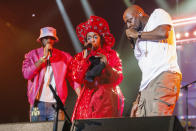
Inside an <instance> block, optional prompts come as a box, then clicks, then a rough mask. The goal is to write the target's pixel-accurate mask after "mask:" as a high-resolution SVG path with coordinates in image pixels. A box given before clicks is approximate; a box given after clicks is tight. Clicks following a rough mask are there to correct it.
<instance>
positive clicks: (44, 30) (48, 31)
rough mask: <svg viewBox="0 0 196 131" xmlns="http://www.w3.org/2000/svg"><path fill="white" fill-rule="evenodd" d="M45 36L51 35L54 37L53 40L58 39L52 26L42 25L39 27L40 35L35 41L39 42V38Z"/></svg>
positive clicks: (56, 40)
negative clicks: (42, 26)
mask: <svg viewBox="0 0 196 131" xmlns="http://www.w3.org/2000/svg"><path fill="white" fill-rule="evenodd" d="M46 36H51V37H53V38H55V42H58V41H59V38H58V37H57V36H56V29H55V28H53V27H44V28H41V29H40V36H39V37H38V38H37V42H41V41H40V39H41V38H43V37H46Z"/></svg>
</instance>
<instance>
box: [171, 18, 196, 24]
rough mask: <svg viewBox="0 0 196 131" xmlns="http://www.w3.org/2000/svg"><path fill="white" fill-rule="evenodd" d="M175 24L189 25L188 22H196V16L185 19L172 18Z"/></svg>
mask: <svg viewBox="0 0 196 131" xmlns="http://www.w3.org/2000/svg"><path fill="white" fill-rule="evenodd" d="M172 22H173V25H174V26H181V25H188V24H196V17H190V18H183V19H177V20H172Z"/></svg>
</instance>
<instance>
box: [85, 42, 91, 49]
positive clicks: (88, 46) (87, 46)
mask: <svg viewBox="0 0 196 131" xmlns="http://www.w3.org/2000/svg"><path fill="white" fill-rule="evenodd" d="M92 47H93V45H92V44H91V43H89V44H88V45H86V46H84V47H83V49H91V48H92Z"/></svg>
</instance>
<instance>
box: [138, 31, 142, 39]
mask: <svg viewBox="0 0 196 131" xmlns="http://www.w3.org/2000/svg"><path fill="white" fill-rule="evenodd" d="M141 37H142V31H138V38H139V39H140V38H141Z"/></svg>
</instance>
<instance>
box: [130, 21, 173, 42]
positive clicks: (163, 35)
mask: <svg viewBox="0 0 196 131" xmlns="http://www.w3.org/2000/svg"><path fill="white" fill-rule="evenodd" d="M170 30H171V25H160V26H158V27H157V28H155V29H154V30H152V31H149V32H138V31H136V30H134V29H127V30H126V35H127V37H128V39H130V38H135V39H137V38H139V39H140V40H164V39H167V38H168V35H169V31H170Z"/></svg>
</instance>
